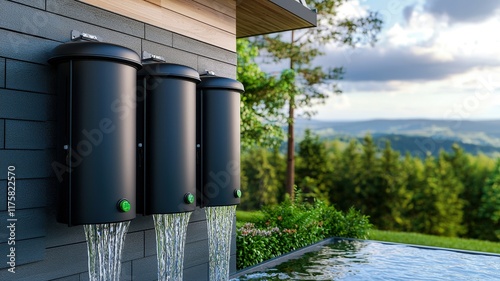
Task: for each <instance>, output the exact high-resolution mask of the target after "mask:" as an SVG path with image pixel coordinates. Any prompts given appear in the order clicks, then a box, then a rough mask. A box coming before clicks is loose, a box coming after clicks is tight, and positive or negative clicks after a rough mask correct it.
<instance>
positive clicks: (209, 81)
mask: <svg viewBox="0 0 500 281" xmlns="http://www.w3.org/2000/svg"><path fill="white" fill-rule="evenodd" d="M198 88H201V89H229V90H234V91H238V92H240V93H243V92H245V88H244V87H243V84H241V83H240V82H239V81H237V80H234V79H231V78H226V77H220V76H214V75H202V76H201V83H200V84H198Z"/></svg>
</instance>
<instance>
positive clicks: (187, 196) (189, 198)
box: [184, 192, 194, 204]
mask: <svg viewBox="0 0 500 281" xmlns="http://www.w3.org/2000/svg"><path fill="white" fill-rule="evenodd" d="M184 202H185V203H186V204H193V203H194V195H193V194H192V193H189V192H188V193H186V194H184Z"/></svg>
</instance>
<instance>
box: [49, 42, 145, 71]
mask: <svg viewBox="0 0 500 281" xmlns="http://www.w3.org/2000/svg"><path fill="white" fill-rule="evenodd" d="M71 59H96V60H99V59H103V60H106V59H108V60H115V61H119V62H124V63H129V64H131V65H132V66H134V67H136V68H138V69H139V68H141V66H142V65H141V59H140V57H139V55H138V54H137V53H136V52H134V51H133V50H131V49H129V48H126V47H123V46H120V45H116V44H111V43H104V42H92V41H90V42H88V41H83V42H82V41H77V42H68V43H64V44H61V45H59V46H57V47H56V48H54V50H53V53H52V56H51V57H50V58H49V63H51V64H56V63H59V62H61V61H67V60H71Z"/></svg>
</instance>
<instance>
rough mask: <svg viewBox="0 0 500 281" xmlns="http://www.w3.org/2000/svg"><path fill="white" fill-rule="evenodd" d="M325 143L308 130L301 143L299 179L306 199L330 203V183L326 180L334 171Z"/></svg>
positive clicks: (298, 164) (298, 165)
mask: <svg viewBox="0 0 500 281" xmlns="http://www.w3.org/2000/svg"><path fill="white" fill-rule="evenodd" d="M328 156H329V155H328V153H327V151H326V146H325V143H324V142H322V141H320V139H319V137H318V136H315V135H313V133H312V132H311V130H309V129H307V130H306V132H305V137H304V139H303V140H302V141H301V142H300V143H299V159H298V160H299V161H298V162H297V178H298V182H299V183H300V185H299V187H300V189H301V190H302V191H303V192H304V195H305V197H309V198H316V199H320V200H321V201H323V202H325V203H328V201H329V199H328V189H329V186H328V183H327V181H326V179H327V178H328V175H329V174H330V173H331V171H332V167H331V164H330V163H329V157H328Z"/></svg>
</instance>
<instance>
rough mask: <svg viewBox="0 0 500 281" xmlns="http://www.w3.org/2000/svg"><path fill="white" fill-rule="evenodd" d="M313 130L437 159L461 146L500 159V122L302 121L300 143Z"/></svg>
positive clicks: (299, 123) (298, 125) (298, 128)
mask: <svg viewBox="0 0 500 281" xmlns="http://www.w3.org/2000/svg"><path fill="white" fill-rule="evenodd" d="M307 128H309V129H311V130H312V131H313V132H314V133H316V134H318V135H320V136H321V138H324V139H339V138H340V139H349V138H362V137H364V136H365V135H366V134H367V133H370V134H371V135H372V136H373V138H374V140H375V141H376V143H377V144H378V145H379V146H380V147H383V146H384V143H385V140H387V139H388V140H390V141H391V144H392V147H393V148H394V149H395V150H398V151H400V152H401V153H405V152H406V151H408V152H410V153H412V154H413V155H416V154H423V155H425V154H426V153H427V152H430V153H432V154H433V155H437V153H438V152H439V150H440V149H444V150H446V151H450V150H451V147H452V145H453V143H457V144H459V145H460V146H462V147H463V148H464V150H465V151H467V152H469V153H473V154H477V153H479V152H483V153H485V154H488V155H500V120H489V121H459V120H451V121H448V120H430V119H410V120H370V121H352V122H336V121H318V120H306V119H298V120H297V121H296V126H295V131H296V134H297V135H296V137H297V139H298V140H300V139H301V138H302V137H303V134H304V131H305V130H306V129H307Z"/></svg>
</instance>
